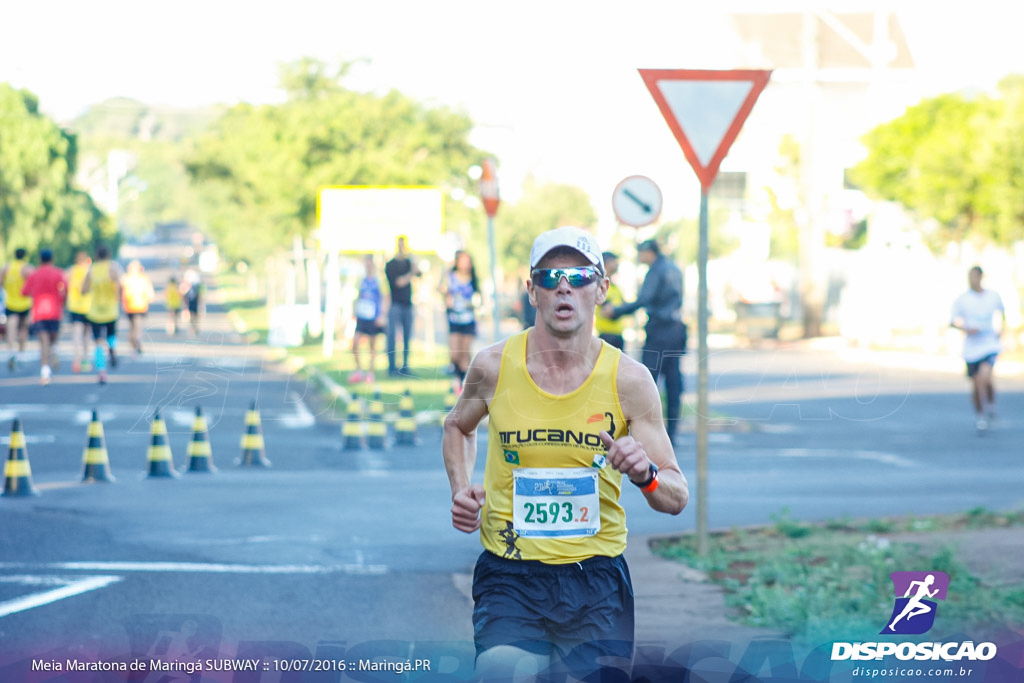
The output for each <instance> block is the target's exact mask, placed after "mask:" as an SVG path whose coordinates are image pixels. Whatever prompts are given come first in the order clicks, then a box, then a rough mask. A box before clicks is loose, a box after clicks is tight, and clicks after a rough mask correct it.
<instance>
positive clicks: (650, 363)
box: [603, 240, 686, 445]
mask: <svg viewBox="0 0 1024 683" xmlns="http://www.w3.org/2000/svg"><path fill="white" fill-rule="evenodd" d="M637 250H638V254H639V257H640V261H641V262H642V263H645V264H647V266H648V270H647V275H646V276H645V277H644V283H643V284H642V285H641V286H640V293H639V294H638V295H637V298H636V301H634V302H632V303H624V304H622V305H619V306H612V305H610V304H606V305H605V306H604V311H603V312H604V315H606V316H607V317H609V318H611V319H613V320H615V319H617V318H619V317H621V316H623V315H627V314H629V313H632V312H633V311H636V310H637V309H640V308H643V309H645V310H646V311H647V324H646V325H645V326H644V335H645V337H646V338H645V340H644V348H643V355H642V358H643V362H644V365H646V366H647V369H648V370H650V371H651V375H652V376H653V377H654V381H655V382H657V381H658V380H659V378H661V377H662V376H664V378H665V395H666V401H665V402H666V413H667V418H666V420H665V427H666V429H667V430H668V438H669V440H670V441H671V442H672V443H673V445H674V444H675V442H676V437H677V430H678V429H679V420H680V419H681V417H682V401H683V372H682V368H681V367H680V363H681V359H682V356H683V354H684V353H686V323H684V322H683V318H682V309H683V273H682V271H680V270H679V267H678V266H676V264H675V263H673V262H672V260H671V259H669V258H668V257H667V256H665V255H664V254H662V253H661V248H660V247H659V246H658V243H657V242H656V241H655V240H647V241H645V242H641V243H640V246H639V247H637Z"/></svg>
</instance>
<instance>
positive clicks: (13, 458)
mask: <svg viewBox="0 0 1024 683" xmlns="http://www.w3.org/2000/svg"><path fill="white" fill-rule="evenodd" d="M3 495H5V496H37V495H39V493H38V492H37V491H36V489H35V487H34V486H32V469H31V468H30V467H29V464H28V452H27V451H26V450H25V433H24V432H22V431H21V420H20V419H18V418H14V421H13V422H12V423H11V447H10V451H9V452H8V455H7V469H6V478H5V479H4V493H3Z"/></svg>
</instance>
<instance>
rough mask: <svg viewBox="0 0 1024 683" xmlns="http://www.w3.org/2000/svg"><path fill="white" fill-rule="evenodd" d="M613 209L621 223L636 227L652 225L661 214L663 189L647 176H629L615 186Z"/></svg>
mask: <svg viewBox="0 0 1024 683" xmlns="http://www.w3.org/2000/svg"><path fill="white" fill-rule="evenodd" d="M612 209H613V210H614V211H615V217H616V218H617V219H618V220H619V222H620V223H623V224H625V225H631V226H633V227H634V228H640V227H643V226H645V225H650V224H651V223H653V222H654V221H656V220H658V216H660V215H661V190H659V189H658V186H657V185H656V184H655V183H654V181H653V180H651V179H650V178H648V177H646V176H642V175H632V176H629V177H628V178H624V179H623V180H621V181H620V182H619V184H618V185H616V186H615V191H614V192H613V193H612Z"/></svg>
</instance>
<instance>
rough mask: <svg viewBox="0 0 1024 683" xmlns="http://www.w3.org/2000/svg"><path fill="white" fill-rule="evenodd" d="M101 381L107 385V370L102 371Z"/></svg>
mask: <svg viewBox="0 0 1024 683" xmlns="http://www.w3.org/2000/svg"><path fill="white" fill-rule="evenodd" d="M99 381H100V384H106V383H107V372H106V370H100V376H99Z"/></svg>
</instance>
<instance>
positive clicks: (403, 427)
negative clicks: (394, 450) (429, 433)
mask: <svg viewBox="0 0 1024 683" xmlns="http://www.w3.org/2000/svg"><path fill="white" fill-rule="evenodd" d="M414 407H415V404H414V403H413V400H412V394H411V393H410V392H409V390H408V389H406V390H405V393H404V394H403V395H402V398H401V399H399V401H398V420H396V421H395V443H396V444H398V445H401V446H415V445H416V442H417V439H416V416H415V415H414V413H413V409H414Z"/></svg>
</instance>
